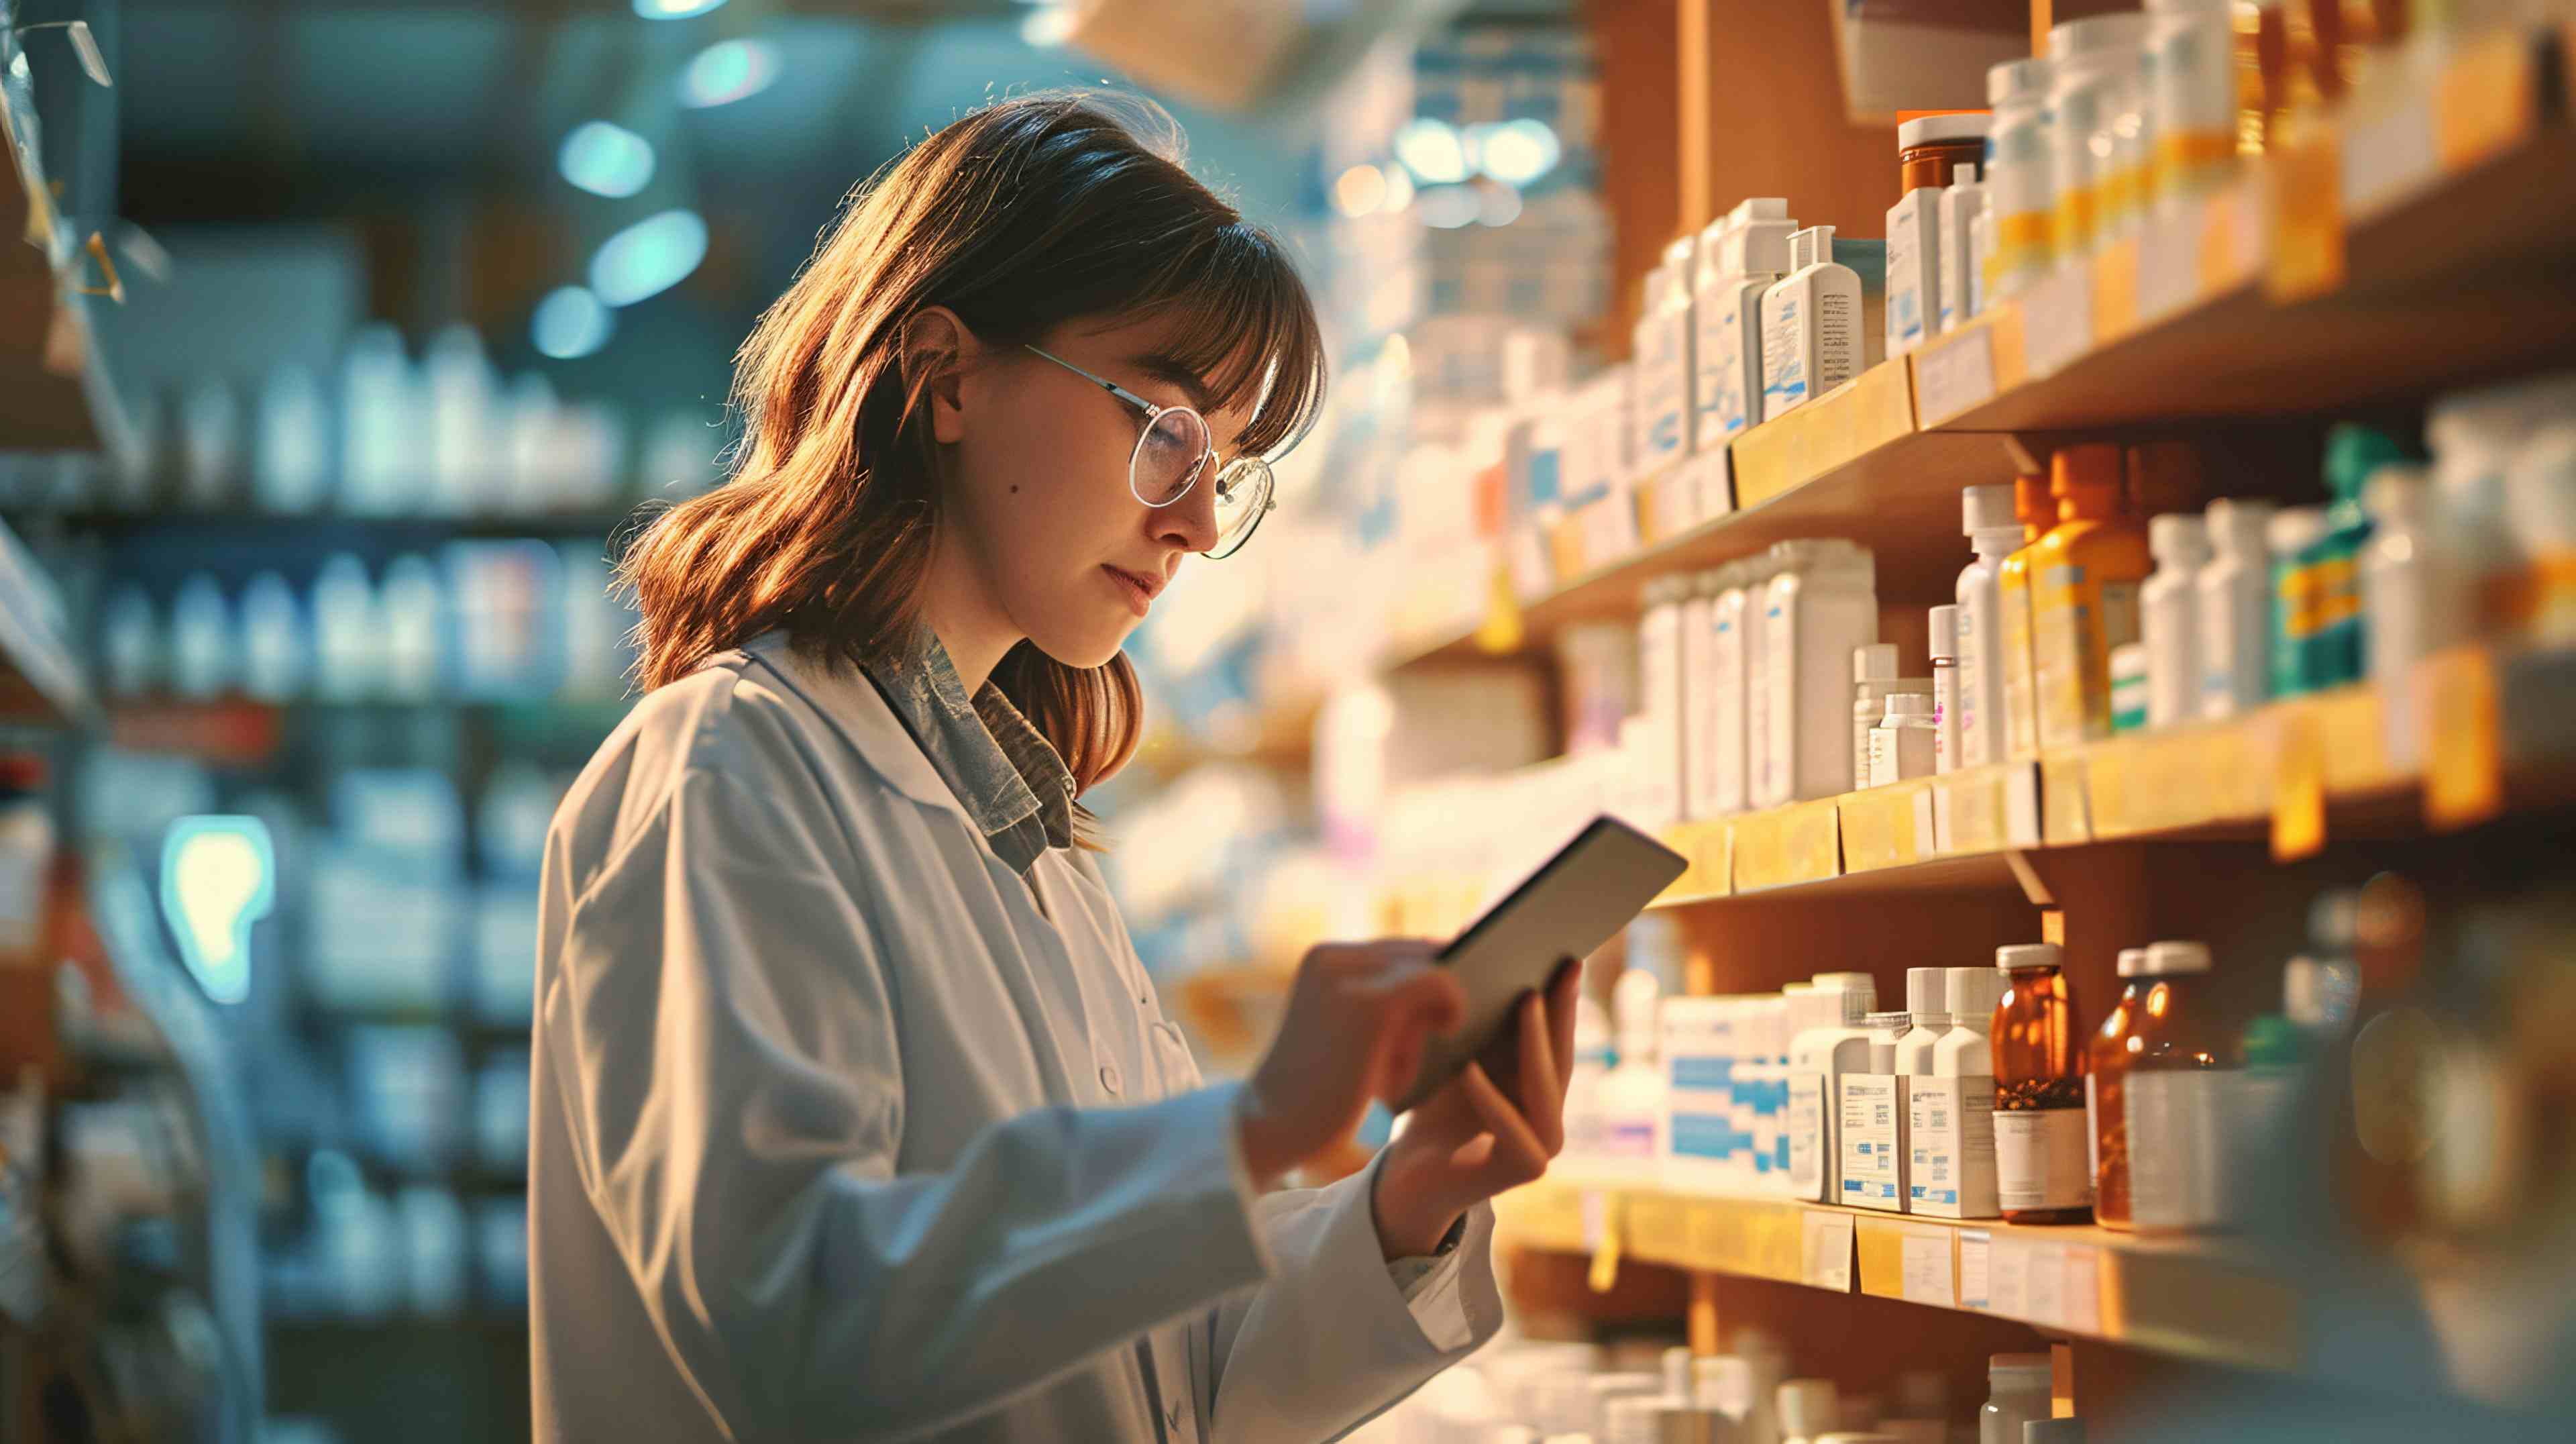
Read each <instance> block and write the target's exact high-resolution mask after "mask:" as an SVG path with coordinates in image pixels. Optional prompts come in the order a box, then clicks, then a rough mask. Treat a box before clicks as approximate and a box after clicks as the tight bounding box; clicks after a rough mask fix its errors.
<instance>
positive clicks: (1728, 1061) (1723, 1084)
mask: <svg viewBox="0 0 2576 1444" xmlns="http://www.w3.org/2000/svg"><path fill="white" fill-rule="evenodd" d="M1734 1085H1735V1060H1734V1059H1732V1058H1675V1059H1674V1060H1673V1086H1674V1087H1676V1088H1702V1089H1722V1088H1731V1087H1733V1086H1734Z"/></svg>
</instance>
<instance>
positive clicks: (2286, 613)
mask: <svg viewBox="0 0 2576 1444" xmlns="http://www.w3.org/2000/svg"><path fill="white" fill-rule="evenodd" d="M2329 530H2330V529H2329V528H2328V527H2327V525H2326V514H2325V509H2324V508H2323V507H2314V506H2294V507H2291V508H2290V509H2289V510H2287V511H2281V512H2275V513H2273V516H2272V520H2271V524H2270V525H2269V526H2267V527H2266V528H2265V529H2264V540H2265V542H2266V543H2267V544H2268V545H2269V548H2270V550H2271V553H2272V612H2271V615H2272V645H2271V649H2270V654H2271V666H2272V689H2271V690H2272V695H2273V696H2275V697H2298V696H2303V695H2305V694H2306V693H2308V692H2311V691H2313V690H2315V684H2314V683H2313V682H2312V681H2311V680H2310V679H2311V678H2312V677H2313V676H2314V675H2315V672H2314V671H2313V664H2314V662H2315V660H2316V657H2317V653H2318V649H2317V647H2316V646H2315V645H2314V644H2315V641H2316V637H2317V633H2318V631H2319V630H2320V628H2321V627H2322V625H2323V623H2324V621H2325V619H2326V616H2327V610H2326V608H2327V601H2328V597H2329V594H2330V593H2331V592H2332V591H2333V590H2334V578H2333V577H2331V576H2330V575H2320V571H2321V568H2320V567H2319V565H2318V562H2319V558H2318V557H2317V555H2316V553H2317V550H2318V545H2319V543H2321V542H2323V541H2324V540H2325V539H2326V536H2327V534H2328V532H2329Z"/></svg>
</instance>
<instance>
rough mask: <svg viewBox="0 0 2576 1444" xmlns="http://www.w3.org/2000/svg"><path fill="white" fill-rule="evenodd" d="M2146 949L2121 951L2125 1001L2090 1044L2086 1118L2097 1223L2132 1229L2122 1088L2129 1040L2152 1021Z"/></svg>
mask: <svg viewBox="0 0 2576 1444" xmlns="http://www.w3.org/2000/svg"><path fill="white" fill-rule="evenodd" d="M2146 962H2147V950H2146V949H2145V948H2122V949H2120V962H2119V969H2120V977H2121V979H2122V982H2121V986H2120V998H2119V1001H2117V1002H2115V1003H2113V1004H2112V1005H2111V1011H2109V1012H2107V1013H2105V1014H2103V1015H2102V1026H2101V1027H2099V1028H2096V1029H2094V1030H2093V1036H2092V1037H2091V1038H2090V1039H2088V1040H2087V1041H2086V1042H2085V1045H2084V1051H2085V1064H2086V1066H2085V1070H2084V1118H2085V1129H2086V1132H2087V1135H2088V1136H2089V1137H2090V1139H2091V1140H2092V1143H2091V1147H2092V1158H2091V1162H2092V1167H2093V1219H2094V1221H2095V1222H2097V1223H2100V1224H2102V1225H2104V1226H2105V1227H2109V1228H2117V1229H2125V1228H2127V1227H2128V1226H2129V1118H2128V1113H2127V1111H2126V1109H2127V1103H2126V1098H2127V1095H2126V1094H2124V1093H2123V1092H2121V1084H2122V1082H2123V1081H2124V1080H2125V1079H2126V1078H2127V1077H2128V1073H2129V1040H2130V1038H2131V1037H2132V1036H2134V1035H2135V1034H2136V1033H2137V1032H2138V1030H2139V1029H2140V1028H2141V1027H2142V1026H2143V1025H2144V1024H2145V1023H2146V1022H2147V1014H2146V992H2145V990H2146V987H2147V985H2146V984H2145V983H2144V982H2142V981H2140V978H2139V975H2140V974H2141V973H2143V972H2145V971H2146Z"/></svg>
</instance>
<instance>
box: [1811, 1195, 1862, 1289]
mask: <svg viewBox="0 0 2576 1444" xmlns="http://www.w3.org/2000/svg"><path fill="white" fill-rule="evenodd" d="M1800 1227H1801V1228H1802V1229H1803V1231H1804V1247H1803V1249H1802V1250H1801V1253H1802V1255H1803V1257H1804V1259H1805V1263H1804V1266H1803V1267H1802V1268H1801V1269H1800V1270H1799V1274H1800V1279H1801V1281H1802V1282H1804V1283H1806V1284H1808V1285H1809V1286H1811V1287H1814V1288H1820V1289H1832V1290H1834V1291H1835V1292H1837V1293H1846V1294H1847V1293H1850V1292H1851V1286H1852V1216H1851V1215H1850V1214H1847V1213H1836V1212H1834V1211H1832V1210H1830V1209H1821V1208H1820V1209H1810V1210H1807V1211H1806V1213H1805V1218H1804V1221H1803V1222H1802V1223H1801V1224H1800Z"/></svg>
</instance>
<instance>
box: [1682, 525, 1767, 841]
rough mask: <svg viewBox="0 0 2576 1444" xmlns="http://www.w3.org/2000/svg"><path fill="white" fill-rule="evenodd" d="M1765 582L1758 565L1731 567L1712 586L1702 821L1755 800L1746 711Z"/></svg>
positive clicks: (1732, 564)
mask: <svg viewBox="0 0 2576 1444" xmlns="http://www.w3.org/2000/svg"><path fill="white" fill-rule="evenodd" d="M1763 580H1764V578H1763V577H1762V576H1761V574H1760V572H1759V570H1758V569H1757V567H1756V565H1755V564H1754V563H1752V562H1729V563H1727V564H1726V565H1725V566H1722V567H1720V568H1718V569H1717V572H1716V575H1715V578H1714V579H1713V581H1712V583H1711V585H1712V586H1714V587H1715V589H1716V590H1715V591H1714V592H1713V593H1712V594H1711V596H1710V598H1709V604H1708V627H1709V650H1708V655H1709V670H1710V676H1709V682H1708V714H1709V715H1708V724H1707V725H1708V738H1709V741H1708V764H1707V767H1706V768H1705V769H1704V772H1703V776H1704V778H1705V790H1704V792H1703V793H1702V794H1701V796H1700V798H1699V799H1698V801H1697V803H1696V805H1695V807H1694V812H1695V815H1697V816H1700V817H1724V816H1726V815H1728V814H1729V813H1736V812H1742V811H1743V810H1744V809H1745V806H1746V803H1747V800H1748V798H1749V796H1750V782H1751V778H1752V774H1751V773H1750V772H1749V771H1747V770H1746V768H1747V762H1748V758H1747V752H1746V749H1747V742H1748V739H1749V736H1750V733H1749V731H1748V718H1747V715H1746V709H1747V706H1748V704H1749V702H1750V699H1751V694H1752V676H1751V671H1750V668H1751V662H1752V658H1753V655H1754V653H1753V644H1754V642H1755V640H1756V637H1757V634H1758V632H1759V630H1760V629H1759V627H1758V626H1756V625H1755V624H1756V623H1757V622H1758V621H1759V620H1760V618H1761V614H1762V604H1761V601H1760V593H1761V589H1762V584H1763Z"/></svg>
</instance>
